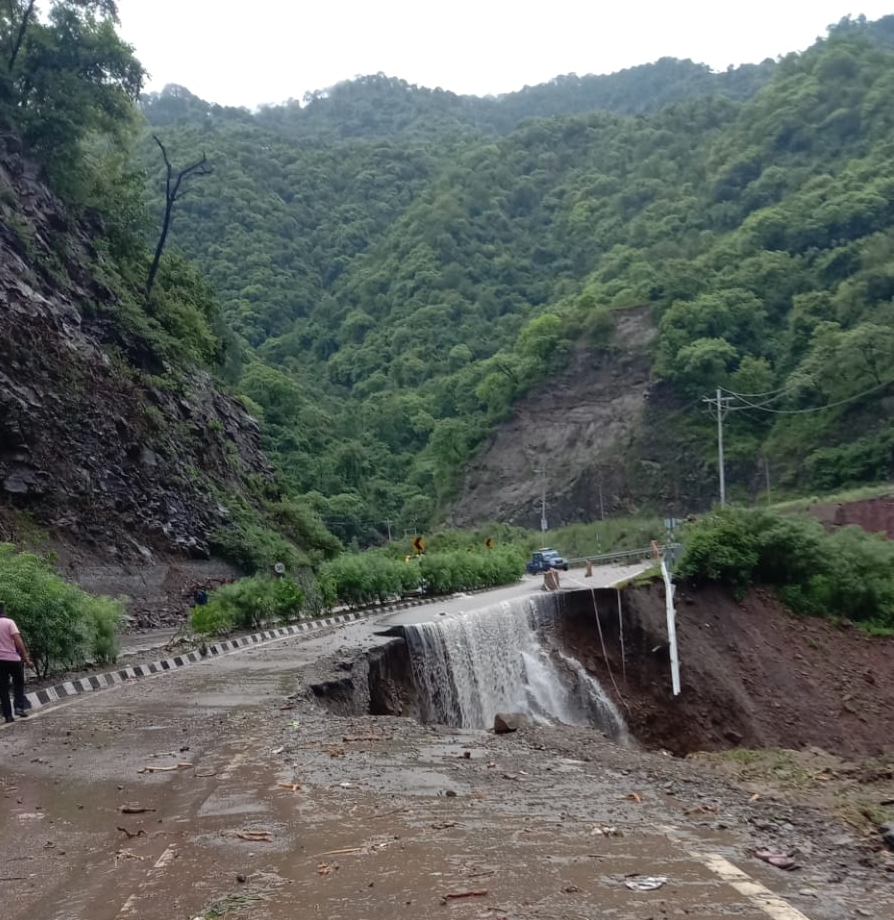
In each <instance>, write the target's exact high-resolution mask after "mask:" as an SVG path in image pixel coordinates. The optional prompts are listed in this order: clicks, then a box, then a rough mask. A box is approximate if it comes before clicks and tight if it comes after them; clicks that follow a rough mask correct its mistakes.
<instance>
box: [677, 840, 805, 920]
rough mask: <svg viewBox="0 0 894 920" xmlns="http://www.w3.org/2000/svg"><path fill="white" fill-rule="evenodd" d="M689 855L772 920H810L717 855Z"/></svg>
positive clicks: (692, 852)
mask: <svg viewBox="0 0 894 920" xmlns="http://www.w3.org/2000/svg"><path fill="white" fill-rule="evenodd" d="M689 855H690V856H692V857H693V858H694V859H697V860H698V861H699V862H700V863H702V864H703V865H705V866H707V867H708V868H709V869H710V870H711V871H712V872H713V873H714V874H715V875H719V876H720V878H721V879H723V881H724V882H726V883H727V885H731V886H732V887H733V888H735V889H736V891H738V892H739V894H743V895H745V897H746V898H748V900H749V901H751V903H752V904H754V905H755V907H759V908H760V909H761V910H762V911H763V912H764V913H765V914H769V915H770V916H771V917H772V918H773V920H810V918H809V917H808V916H807V915H806V914H802V913H801V911H799V910H798V909H797V908H795V907H792V906H791V904H789V903H788V901H785V900H783V899H782V898H780V897H779V895H776V894H773V892H772V891H770V889H769V888H765V887H764V886H763V885H762V884H761V883H760V882H756V881H755V880H754V879H753V878H751V876H750V875H746V874H745V873H744V872H743V871H742V870H741V869H737V868H736V867H735V866H734V865H733V864H732V863H731V862H730V861H729V860H728V859H724V858H723V857H722V856H720V855H718V854H717V853H697V852H695V851H693V850H690V851H689Z"/></svg>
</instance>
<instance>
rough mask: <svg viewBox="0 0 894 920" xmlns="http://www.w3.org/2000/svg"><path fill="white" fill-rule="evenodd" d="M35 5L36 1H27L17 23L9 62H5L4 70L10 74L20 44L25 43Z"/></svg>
mask: <svg viewBox="0 0 894 920" xmlns="http://www.w3.org/2000/svg"><path fill="white" fill-rule="evenodd" d="M36 3H37V0H29V3H28V6H26V7H25V9H24V10H23V11H22V20H21V22H20V23H19V28H18V31H17V32H16V37H15V41H14V42H13V43H12V50H11V51H10V53H9V60H8V61H7V62H6V69H7V70H8V71H9V72H10V73H12V69H13V67H15V63H16V58H17V57H18V56H19V51H21V50H22V42H24V41H25V32H26V31H27V29H28V24H29V23H30V22H31V17H32V16H33V14H34V5H35V4H36Z"/></svg>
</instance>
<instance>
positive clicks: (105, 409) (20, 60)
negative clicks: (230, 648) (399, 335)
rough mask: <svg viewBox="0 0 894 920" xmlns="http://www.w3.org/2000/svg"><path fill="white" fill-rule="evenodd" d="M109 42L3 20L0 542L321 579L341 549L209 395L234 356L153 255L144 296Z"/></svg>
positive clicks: (21, 8) (191, 286) (128, 88)
mask: <svg viewBox="0 0 894 920" xmlns="http://www.w3.org/2000/svg"><path fill="white" fill-rule="evenodd" d="M116 27H117V10H116V6H115V3H114V2H113V0H56V2H52V3H47V4H40V3H35V2H32V0H13V2H6V3H3V4H0V290H2V292H3V295H2V296H0V325H2V327H3V335H2V336H0V542H2V543H6V542H7V541H13V540H19V539H20V538H21V536H22V534H23V533H28V532H33V531H35V529H36V530H38V531H39V530H40V529H41V528H42V527H46V528H47V529H52V531H53V533H54V535H55V536H57V537H59V538H60V539H61V540H62V541H69V542H70V543H72V544H74V545H75V546H77V548H78V550H86V551H87V552H93V553H96V554H99V555H101V556H102V557H103V558H105V559H113V560H119V559H127V558H133V557H134V556H136V557H137V558H139V559H140V560H141V561H143V562H145V561H146V560H147V559H149V560H151V559H152V553H153V551H160V552H163V553H168V552H174V553H180V554H184V553H185V554H189V555H193V556H206V555H208V554H209V553H211V552H214V551H217V552H219V553H223V554H225V555H227V556H228V557H229V558H230V559H232V560H234V561H237V562H239V563H241V564H243V565H245V566H246V567H249V568H254V567H257V566H264V565H267V564H269V563H272V562H273V561H276V560H283V561H285V562H288V563H290V564H292V565H293V566H296V565H298V564H301V563H304V564H307V563H310V562H315V561H320V560H322V559H323V558H325V557H327V556H331V555H333V554H335V553H337V552H338V550H339V549H340V544H339V542H338V540H337V539H336V538H335V537H333V535H332V534H331V533H329V532H327V531H326V529H325V527H324V526H323V524H322V523H321V521H320V519H319V517H318V516H317V515H316V514H315V513H314V512H313V510H312V509H311V508H310V507H309V505H308V504H307V503H306V502H301V501H300V500H296V497H295V496H294V495H290V494H288V493H285V492H284V491H283V489H282V487H281V485H280V484H279V483H278V482H277V480H276V478H275V475H274V474H273V470H272V468H271V465H270V463H269V461H268V460H267V459H266V458H265V457H264V456H263V454H262V452H261V450H260V445H259V440H260V439H259V433H258V427H257V423H256V422H255V421H254V420H253V419H252V418H251V417H250V416H249V415H248V413H247V412H246V410H245V408H244V407H243V406H242V405H240V404H239V403H238V402H236V401H235V400H234V399H233V398H232V397H231V396H229V395H226V394H224V393H223V392H221V390H222V383H223V380H224V378H226V377H227V375H228V373H229V372H228V368H229V366H230V365H231V364H232V363H233V361H234V356H235V355H236V354H237V353H238V350H237V348H236V342H235V338H234V336H233V334H232V333H231V332H230V330H229V329H228V328H227V326H226V323H225V321H224V319H223V316H222V314H221V311H220V307H219V303H218V301H217V299H216V297H215V295H214V294H213V292H212V291H211V289H210V287H209V285H208V284H207V282H206V280H205V279H204V278H203V277H202V274H201V272H200V271H199V270H198V269H197V268H196V267H195V266H194V265H192V264H190V263H189V262H188V261H186V260H185V259H184V258H183V257H182V256H180V255H178V254H176V253H166V254H164V257H163V259H162V262H161V270H160V271H159V273H158V275H157V278H156V281H155V285H154V287H152V289H151V294H150V293H149V288H150V284H149V280H148V279H149V268H150V264H151V261H152V252H153V250H152V247H153V246H155V243H156V240H157V239H158V238H159V234H160V224H159V223H156V222H155V219H154V217H152V216H150V214H149V212H148V210H147V208H146V202H145V200H144V193H145V177H144V176H143V175H142V174H141V173H140V172H139V171H138V170H136V169H135V168H134V166H133V163H132V158H131V151H132V149H133V147H134V146H135V144H136V143H137V141H138V140H139V137H140V132H141V129H142V119H141V118H140V115H139V111H138V109H137V107H136V100H137V98H138V97H139V93H140V91H141V88H142V83H143V78H144V76H145V74H144V70H143V68H142V66H141V64H140V62H139V61H138V60H137V59H136V58H135V57H134V55H133V49H132V48H130V47H129V46H128V45H126V44H125V43H124V42H122V41H121V39H120V38H119V36H118V34H117V31H116ZM35 522H36V523H37V524H38V525H39V526H38V528H35V527H34V524H35ZM2 574H3V573H2V572H0V576H2ZM26 580H27V579H23V583H24V581H26ZM0 581H2V582H3V584H6V585H7V588H9V584H8V583H7V582H6V581H3V578H2V577H0ZM3 584H0V588H2V587H3ZM66 597H68V596H67V595H66ZM72 597H73V595H72ZM63 600H64V599H63ZM69 600H70V598H69ZM60 603H61V602H60ZM66 604H68V605H69V606H71V607H72V609H74V608H75V607H77V603H76V602H75V601H74V600H72V601H71V603H70V604H69V601H68V600H66V601H65V604H62V605H61V607H65V606H66ZM37 606H38V607H39V606H40V603H37ZM57 606H60V605H58V604H57ZM61 607H60V609H61ZM71 641H72V642H73V643H75V644H74V645H73V646H72V648H73V649H74V648H75V646H77V648H78V651H77V654H81V649H80V645H78V642H80V640H78V641H77V642H76V641H75V636H74V634H72V636H71ZM73 654H74V652H73Z"/></svg>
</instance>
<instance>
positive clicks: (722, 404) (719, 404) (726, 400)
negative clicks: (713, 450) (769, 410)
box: [702, 387, 733, 508]
mask: <svg viewBox="0 0 894 920" xmlns="http://www.w3.org/2000/svg"><path fill="white" fill-rule="evenodd" d="M732 399H733V397H732V396H723V395H721V392H720V387H717V395H716V396H714V397H711V396H703V397H702V402H706V403H708V404H709V405H710V406H712V407H713V409H714V411H715V412H716V413H717V464H718V466H719V468H720V507H721V508H722V507H723V506H724V505H725V504H726V476H725V473H724V469H723V418H724V416H725V415H726V413H727V412H729V404H730V402H731V401H732Z"/></svg>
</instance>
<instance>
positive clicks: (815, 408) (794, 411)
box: [704, 380, 894, 415]
mask: <svg viewBox="0 0 894 920" xmlns="http://www.w3.org/2000/svg"><path fill="white" fill-rule="evenodd" d="M892 383H894V380H888V381H886V382H884V383H879V384H876V385H875V386H874V387H870V388H869V389H868V390H863V392H862V393H855V394H854V395H853V396H848V397H847V398H846V399H839V400H837V401H836V402H832V403H828V404H827V405H825V406H809V407H808V408H806V409H768V408H767V404H766V403H759V404H755V403H751V402H748V400H747V399H745V398H744V397H743V396H742V395H741V394H740V393H733V392H732V391H730V390H727V391H726V392H727V393H729V394H730V397H735V398H736V399H740V400H741V401H742V402H743V403H745V405H744V406H734V407H733V410H736V409H745V408H748V409H759V410H760V411H761V412H772V413H773V414H774V415H802V414H803V413H805V412H823V411H824V410H826V409H834V408H836V407H837V406H844V405H846V404H847V403H850V402H854V401H855V400H857V399H862V398H863V397H864V396H869V395H870V394H871V393H875V392H877V391H878V390H882V389H884V388H885V387H888V386H891V384H892ZM719 391H720V388H718V393H719ZM704 398H705V400H707V401H708V402H712V403H713V402H714V400H713V399H709V398H708V397H704Z"/></svg>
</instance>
